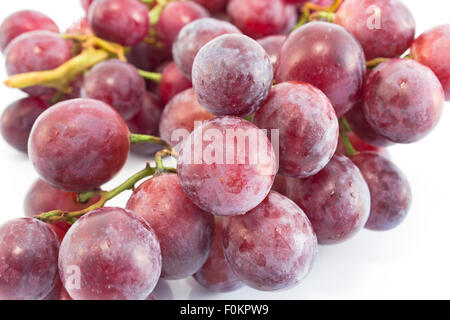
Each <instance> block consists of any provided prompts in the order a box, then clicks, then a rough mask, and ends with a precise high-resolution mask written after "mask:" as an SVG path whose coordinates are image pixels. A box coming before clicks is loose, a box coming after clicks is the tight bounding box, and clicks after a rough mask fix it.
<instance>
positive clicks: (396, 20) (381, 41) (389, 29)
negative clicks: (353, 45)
mask: <svg viewBox="0 0 450 320" xmlns="http://www.w3.org/2000/svg"><path fill="white" fill-rule="evenodd" d="M334 22H335V23H337V24H339V25H341V26H343V27H344V28H345V29H346V30H347V31H348V32H350V33H351V34H353V35H354V36H355V38H356V39H357V40H358V41H359V43H360V44H361V46H362V47H363V49H364V53H365V55H366V59H367V60H372V59H375V58H379V57H385V58H394V57H398V56H400V55H401V54H403V53H404V52H405V51H406V50H408V49H409V47H410V46H411V44H412V42H413V41H414V34H415V27H416V24H415V21H414V17H413V16H412V14H411V12H410V11H409V9H408V8H407V7H406V6H405V5H404V4H403V3H402V2H401V1H399V0H390V1H386V0H346V1H344V3H343V4H342V5H341V7H340V8H339V10H338V11H337V12H336V18H335V21H334Z"/></svg>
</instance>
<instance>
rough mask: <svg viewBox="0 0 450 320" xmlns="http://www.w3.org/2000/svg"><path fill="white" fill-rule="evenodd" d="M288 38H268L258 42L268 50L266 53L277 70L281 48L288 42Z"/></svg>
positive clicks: (281, 36)
mask: <svg viewBox="0 0 450 320" xmlns="http://www.w3.org/2000/svg"><path fill="white" fill-rule="evenodd" d="M286 39H287V36H283V35H277V36H268V37H265V38H261V39H259V40H258V43H259V44H260V45H261V46H262V47H263V48H264V50H266V53H267V54H268V55H269V57H270V61H272V65H273V67H274V68H275V66H276V65H277V61H278V54H279V53H280V50H281V47H282V46H283V44H284V43H285V42H286Z"/></svg>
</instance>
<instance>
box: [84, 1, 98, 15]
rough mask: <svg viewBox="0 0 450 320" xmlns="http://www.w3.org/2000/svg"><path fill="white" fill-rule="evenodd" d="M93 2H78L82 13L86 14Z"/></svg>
mask: <svg viewBox="0 0 450 320" xmlns="http://www.w3.org/2000/svg"><path fill="white" fill-rule="evenodd" d="M94 1H95V0H80V2H81V6H82V7H83V9H84V11H86V13H87V12H88V11H89V7H90V6H91V4H92V3H93V2H94Z"/></svg>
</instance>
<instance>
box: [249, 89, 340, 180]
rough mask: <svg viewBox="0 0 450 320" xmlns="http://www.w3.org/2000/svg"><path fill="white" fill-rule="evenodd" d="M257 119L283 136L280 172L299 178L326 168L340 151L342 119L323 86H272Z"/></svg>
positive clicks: (262, 126) (270, 131)
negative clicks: (340, 123) (337, 115)
mask: <svg viewBox="0 0 450 320" xmlns="http://www.w3.org/2000/svg"><path fill="white" fill-rule="evenodd" d="M253 122H254V123H255V124H256V125H257V126H258V127H260V128H261V129H267V134H268V136H269V139H271V140H272V141H273V134H276V135H277V136H278V137H279V146H280V155H279V157H280V159H279V167H280V168H279V173H280V174H283V175H286V176H290V177H297V178H305V177H309V176H312V175H314V174H316V173H317V172H319V171H320V170H322V169H323V168H324V167H325V166H326V165H327V163H328V162H329V161H330V159H331V157H332V156H333V154H334V153H335V151H336V147H337V144H338V138H339V122H338V119H337V117H336V113H335V112H334V109H333V106H332V105H331V102H330V100H329V99H328V98H327V97H326V96H325V95H324V94H323V93H322V91H320V90H319V89H317V88H315V87H313V86H312V85H309V84H307V83H302V82H284V83H280V84H277V85H276V86H274V87H273V88H272V91H271V92H270V95H269V98H268V99H267V101H266V103H265V104H264V106H263V107H262V108H261V109H259V111H258V112H256V113H255V117H254V120H253Z"/></svg>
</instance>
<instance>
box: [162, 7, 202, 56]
mask: <svg viewBox="0 0 450 320" xmlns="http://www.w3.org/2000/svg"><path fill="white" fill-rule="evenodd" d="M206 17H209V13H208V11H207V10H206V9H205V8H203V7H202V6H201V5H199V4H198V3H196V2H192V1H171V2H169V3H167V4H166V6H165V7H164V9H163V11H162V13H161V15H160V17H159V20H158V23H157V25H156V32H157V34H158V36H159V37H160V38H161V40H162V41H163V42H164V45H165V47H166V49H167V50H170V51H171V50H172V45H173V43H174V41H175V39H176V38H177V36H178V33H179V32H180V30H181V29H183V27H184V26H185V25H187V24H189V23H190V22H192V21H194V20H197V19H200V18H206Z"/></svg>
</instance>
